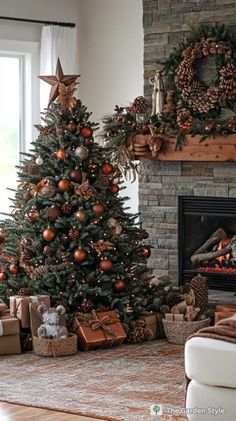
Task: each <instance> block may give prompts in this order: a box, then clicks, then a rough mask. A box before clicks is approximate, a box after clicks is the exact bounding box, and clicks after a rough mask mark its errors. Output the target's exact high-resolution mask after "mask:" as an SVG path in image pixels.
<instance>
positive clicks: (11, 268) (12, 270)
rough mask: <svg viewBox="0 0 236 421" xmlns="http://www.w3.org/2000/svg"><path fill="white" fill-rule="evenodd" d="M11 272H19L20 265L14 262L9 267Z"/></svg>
mask: <svg viewBox="0 0 236 421" xmlns="http://www.w3.org/2000/svg"><path fill="white" fill-rule="evenodd" d="M9 270H10V272H11V273H13V274H14V275H16V274H17V273H18V272H19V266H18V265H16V264H15V263H12V264H11V265H10V268H9Z"/></svg>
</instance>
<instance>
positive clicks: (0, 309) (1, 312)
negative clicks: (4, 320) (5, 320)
mask: <svg viewBox="0 0 236 421" xmlns="http://www.w3.org/2000/svg"><path fill="white" fill-rule="evenodd" d="M6 313H7V305H6V304H4V303H1V302H0V317H1V316H5V314H6Z"/></svg>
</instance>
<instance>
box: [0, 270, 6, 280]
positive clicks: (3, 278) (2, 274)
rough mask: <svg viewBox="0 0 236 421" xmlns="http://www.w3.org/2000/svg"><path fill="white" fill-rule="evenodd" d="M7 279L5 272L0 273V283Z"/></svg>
mask: <svg viewBox="0 0 236 421" xmlns="http://www.w3.org/2000/svg"><path fill="white" fill-rule="evenodd" d="M7 278H8V276H7V273H6V272H0V282H3V281H6V280H7Z"/></svg>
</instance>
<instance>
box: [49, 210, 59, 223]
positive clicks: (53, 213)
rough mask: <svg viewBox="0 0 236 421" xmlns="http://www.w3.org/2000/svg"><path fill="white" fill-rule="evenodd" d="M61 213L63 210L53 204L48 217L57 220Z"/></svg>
mask: <svg viewBox="0 0 236 421" xmlns="http://www.w3.org/2000/svg"><path fill="white" fill-rule="evenodd" d="M60 215H61V210H60V209H58V208H57V207H56V206H51V207H50V208H49V209H48V217H49V219H50V220H51V221H55V219H57V218H58V217H59V216H60Z"/></svg>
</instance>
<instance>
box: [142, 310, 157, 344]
mask: <svg viewBox="0 0 236 421" xmlns="http://www.w3.org/2000/svg"><path fill="white" fill-rule="evenodd" d="M140 319H141V320H144V321H145V323H146V328H147V329H149V330H151V332H152V337H151V338H150V341H152V340H155V339H157V318H156V315H155V314H148V315H146V316H141V317H140Z"/></svg>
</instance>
